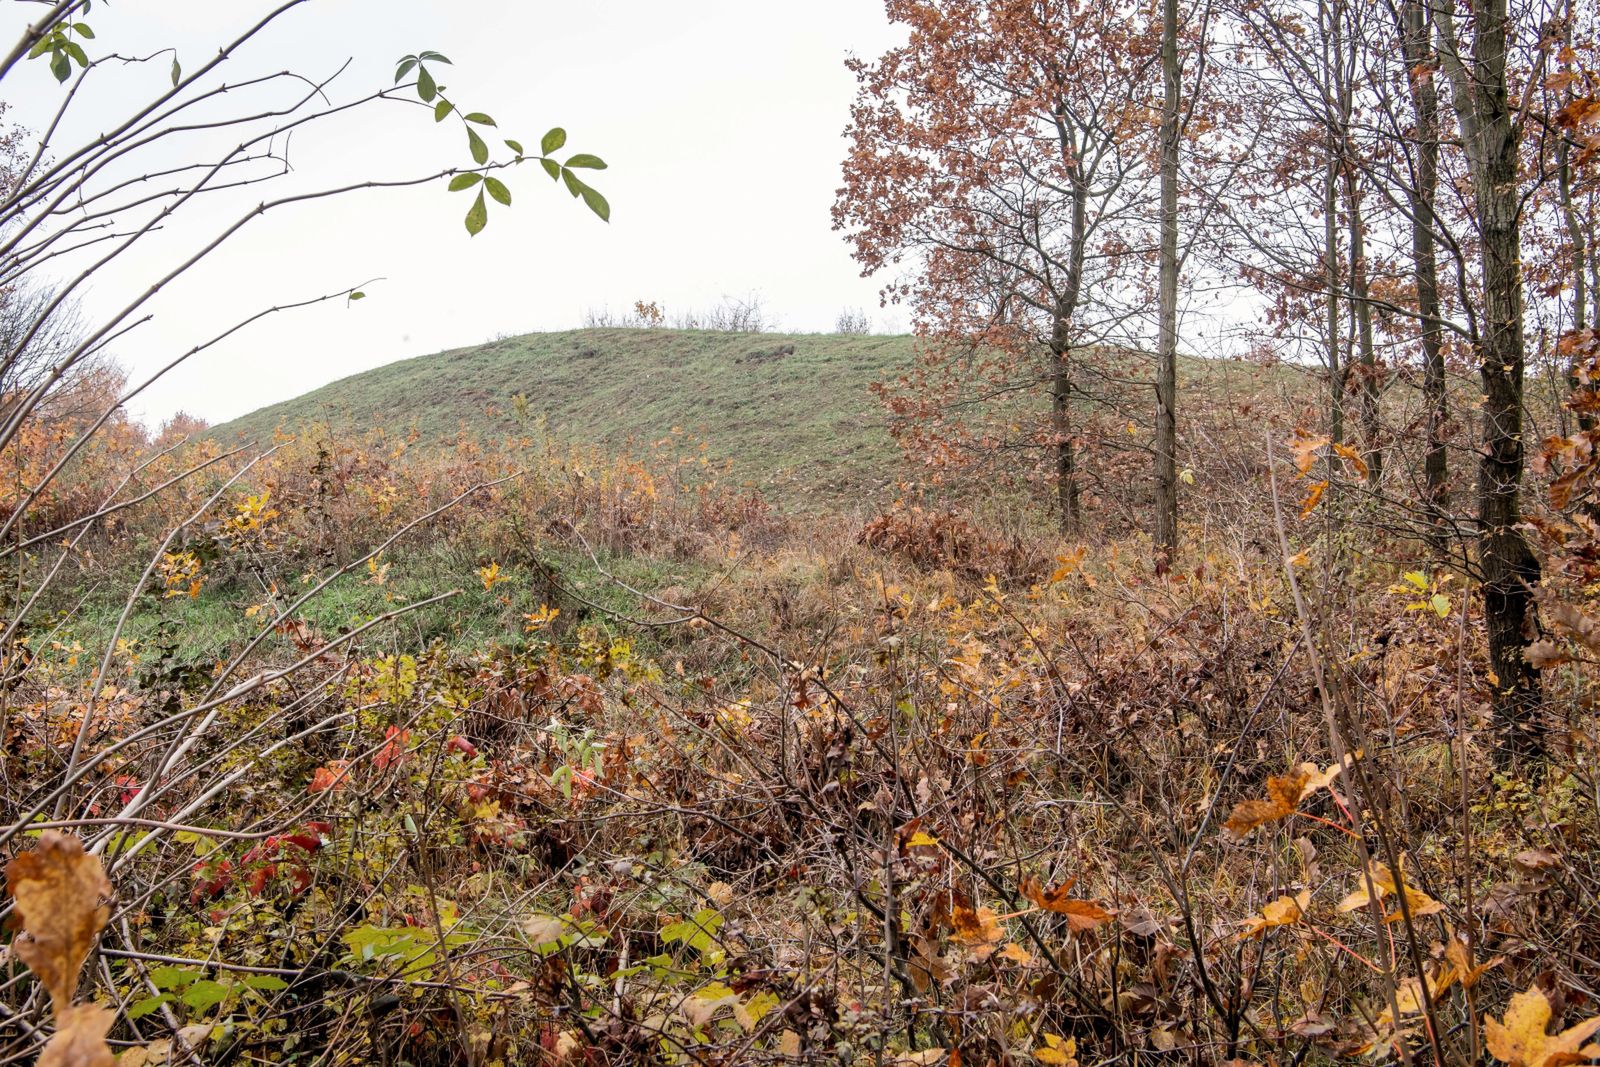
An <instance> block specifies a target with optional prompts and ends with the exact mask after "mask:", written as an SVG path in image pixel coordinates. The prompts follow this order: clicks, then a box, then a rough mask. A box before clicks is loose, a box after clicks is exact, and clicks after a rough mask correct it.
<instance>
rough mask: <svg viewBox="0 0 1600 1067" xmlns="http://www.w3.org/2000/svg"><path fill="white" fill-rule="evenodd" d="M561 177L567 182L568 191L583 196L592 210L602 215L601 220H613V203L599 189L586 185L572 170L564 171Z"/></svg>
mask: <svg viewBox="0 0 1600 1067" xmlns="http://www.w3.org/2000/svg"><path fill="white" fill-rule="evenodd" d="M561 178H562V180H563V181H565V182H566V183H567V191H568V192H570V193H571V194H572V195H573V196H581V197H583V202H584V203H585V204H588V205H589V210H590V211H592V212H594V213H595V214H596V215H599V216H600V219H601V221H603V222H610V221H611V205H610V204H609V203H607V202H606V198H605V197H603V196H601V195H600V194H599V193H598V192H597V191H595V190H594V189H591V188H590V187H589V186H587V185H585V184H584V183H583V182H582V181H581V180H579V178H578V176H577V175H576V174H574V173H572V172H571V171H570V170H564V171H562V172H561Z"/></svg>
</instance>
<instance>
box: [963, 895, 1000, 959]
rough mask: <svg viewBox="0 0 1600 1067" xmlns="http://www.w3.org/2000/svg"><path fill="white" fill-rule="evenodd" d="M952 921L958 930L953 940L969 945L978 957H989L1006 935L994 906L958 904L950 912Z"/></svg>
mask: <svg viewBox="0 0 1600 1067" xmlns="http://www.w3.org/2000/svg"><path fill="white" fill-rule="evenodd" d="M950 921H951V923H952V924H953V925H954V926H955V928H956V932H955V934H954V935H953V938H952V939H953V940H955V941H956V942H958V943H960V944H963V945H965V946H967V947H968V948H969V949H971V950H972V952H973V955H975V956H976V957H977V958H978V959H980V960H983V959H988V958H989V955H990V953H992V952H994V950H995V947H996V946H997V945H999V944H1000V940H1001V939H1002V938H1003V937H1005V931H1004V930H1003V929H1001V927H1000V920H999V917H998V916H996V915H995V913H994V909H993V908H979V909H977V910H976V911H974V910H973V909H971V908H966V907H962V906H961V905H960V904H957V905H956V906H955V907H954V908H953V909H951V912H950Z"/></svg>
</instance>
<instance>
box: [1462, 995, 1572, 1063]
mask: <svg viewBox="0 0 1600 1067" xmlns="http://www.w3.org/2000/svg"><path fill="white" fill-rule="evenodd" d="M1549 1025H1550V1000H1549V998H1548V997H1546V996H1545V994H1544V991H1543V990H1541V989H1538V988H1534V989H1529V990H1527V991H1526V992H1523V993H1518V994H1516V995H1515V996H1513V997H1512V998H1511V1004H1510V1005H1509V1006H1508V1007H1507V1008H1506V1013H1505V1017H1504V1019H1502V1020H1499V1021H1496V1020H1495V1019H1494V1018H1493V1017H1491V1016H1487V1015H1486V1016H1484V1019H1483V1037H1484V1042H1485V1044H1487V1045H1488V1046H1489V1051H1490V1052H1491V1053H1493V1054H1494V1058H1495V1059H1497V1060H1500V1061H1502V1062H1504V1063H1509V1064H1511V1065H1512V1067H1563V1065H1565V1064H1569V1063H1581V1062H1583V1061H1584V1060H1590V1059H1594V1058H1596V1057H1597V1056H1600V1045H1587V1046H1586V1045H1584V1041H1586V1040H1587V1039H1588V1038H1589V1036H1590V1035H1591V1034H1593V1033H1594V1032H1595V1031H1596V1030H1600V1015H1597V1016H1595V1017H1594V1018H1592V1019H1586V1020H1584V1021H1583V1022H1581V1023H1578V1024H1577V1025H1576V1026H1572V1027H1569V1028H1568V1029H1566V1030H1563V1031H1562V1032H1561V1033H1559V1034H1547V1033H1545V1028H1546V1027H1548V1026H1549Z"/></svg>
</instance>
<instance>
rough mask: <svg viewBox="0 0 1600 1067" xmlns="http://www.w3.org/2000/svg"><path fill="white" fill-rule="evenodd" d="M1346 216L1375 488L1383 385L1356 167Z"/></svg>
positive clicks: (1365, 443) (1366, 447)
mask: <svg viewBox="0 0 1600 1067" xmlns="http://www.w3.org/2000/svg"><path fill="white" fill-rule="evenodd" d="M1344 195H1345V213H1346V218H1347V220H1348V222H1349V226H1350V310H1351V314H1352V315H1353V316H1354V318H1355V324H1354V325H1355V329H1354V333H1355V342H1356V352H1357V353H1358V355H1359V358H1360V361H1361V371H1360V378H1361V381H1360V384H1361V441H1362V448H1363V451H1365V452H1366V456H1365V457H1364V458H1365V460H1366V464H1367V481H1368V482H1369V483H1370V484H1371V485H1373V486H1376V485H1377V484H1378V482H1379V480H1380V478H1381V477H1382V475H1383V449H1382V443H1381V442H1380V441H1379V439H1378V435H1379V431H1380V426H1379V415H1380V411H1379V401H1380V389H1381V387H1382V384H1383V383H1382V382H1380V381H1379V380H1378V358H1377V353H1376V352H1375V351H1374V348H1373V344H1372V302H1371V300H1370V299H1369V298H1368V293H1367V240H1366V234H1365V233H1363V232H1362V228H1363V227H1364V226H1365V225H1366V224H1365V222H1364V220H1363V219H1362V215H1361V190H1360V189H1359V187H1358V186H1357V183H1356V175H1355V168H1354V167H1353V166H1346V167H1345V172H1344Z"/></svg>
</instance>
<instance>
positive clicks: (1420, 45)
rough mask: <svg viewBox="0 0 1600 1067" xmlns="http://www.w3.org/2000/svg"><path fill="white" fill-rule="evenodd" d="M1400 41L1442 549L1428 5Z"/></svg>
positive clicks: (1441, 398)
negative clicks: (1412, 142)
mask: <svg viewBox="0 0 1600 1067" xmlns="http://www.w3.org/2000/svg"><path fill="white" fill-rule="evenodd" d="M1401 22H1402V25H1401V27H1400V31H1401V32H1400V39H1401V46H1402V48H1403V49H1404V52H1405V62H1406V68H1407V71H1408V74H1407V81H1408V83H1409V84H1410V87H1411V111H1412V116H1413V118H1414V119H1415V121H1416V124H1417V132H1416V139H1417V181H1416V186H1415V188H1412V189H1410V190H1409V193H1408V195H1409V198H1410V208H1411V260H1412V265H1413V267H1414V268H1415V270H1416V274H1417V314H1418V315H1420V316H1421V318H1422V400H1423V406H1424V407H1425V408H1426V412H1427V414H1426V419H1427V434H1428V441H1427V449H1426V451H1425V453H1424V454H1423V460H1422V482H1423V490H1422V491H1423V497H1424V499H1423V505H1424V508H1425V509H1426V511H1427V513H1428V521H1429V526H1430V540H1431V541H1432V542H1433V544H1434V547H1435V548H1437V549H1439V550H1441V551H1442V550H1443V549H1444V548H1445V547H1446V545H1445V537H1446V531H1445V516H1446V514H1447V512H1448V510H1449V505H1450V500H1449V490H1448V489H1447V488H1446V485H1445V481H1446V479H1447V478H1448V477H1449V461H1448V457H1447V456H1446V453H1445V421H1446V420H1447V419H1448V418H1449V414H1450V413H1449V408H1448V406H1447V405H1448V398H1447V394H1446V392H1445V380H1444V348H1443V345H1442V341H1443V333H1444V327H1443V321H1442V320H1441V319H1440V317H1439V266H1438V256H1437V254H1436V250H1435V248H1434V237H1433V223H1434V205H1435V203H1436V201H1437V196H1438V189H1439V91H1438V88H1437V87H1436V86H1435V85H1434V83H1433V75H1432V73H1431V67H1432V59H1433V50H1432V48H1431V47H1430V45H1429V42H1430V40H1431V34H1430V33H1429V26H1428V9H1427V7H1426V5H1425V3H1424V0H1406V3H1405V5H1404V7H1403V8H1402V9H1401Z"/></svg>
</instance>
